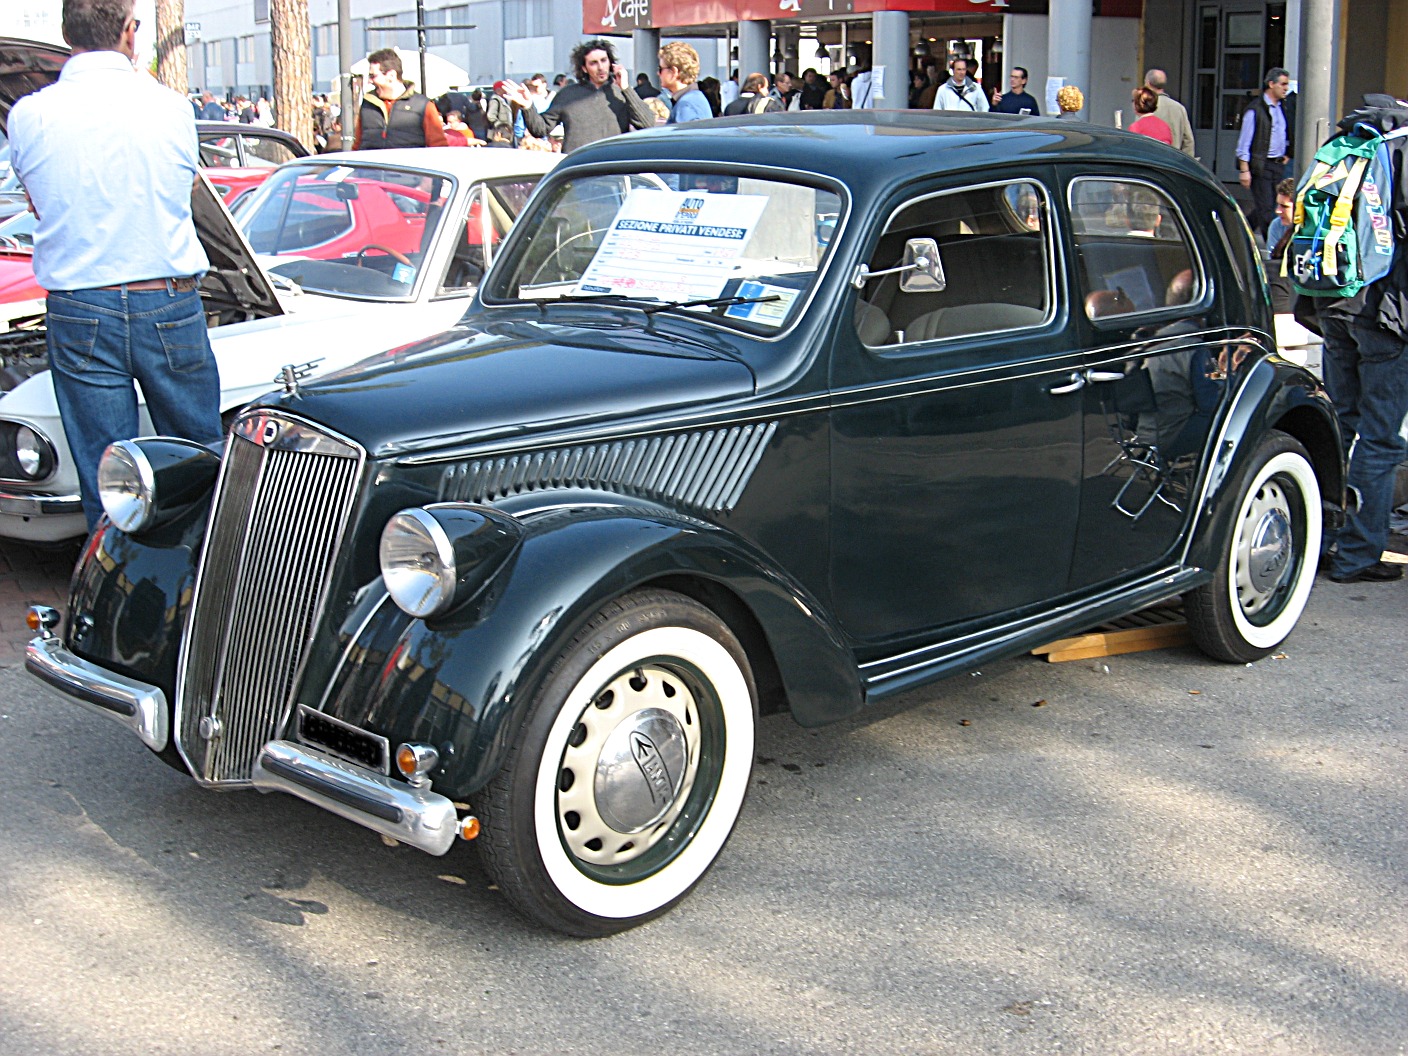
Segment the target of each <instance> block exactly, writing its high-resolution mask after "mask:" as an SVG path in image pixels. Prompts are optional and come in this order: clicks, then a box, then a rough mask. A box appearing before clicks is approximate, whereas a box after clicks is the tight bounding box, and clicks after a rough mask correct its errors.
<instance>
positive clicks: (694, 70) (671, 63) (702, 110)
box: [660, 40, 714, 125]
mask: <svg viewBox="0 0 1408 1056" xmlns="http://www.w3.org/2000/svg"><path fill="white" fill-rule="evenodd" d="M698 79H699V53H698V52H696V51H695V50H694V49H693V48H691V47H690V46H689V45H688V44H685V43H684V42H683V41H678V40H674V41H671V42H670V43H669V44H666V45H665V46H664V47H663V48H661V49H660V87H661V88H663V89H665V91H667V92H669V93H670V120H669V121H667V122H666V124H670V125H682V124H684V123H685V122H686V121H703V120H705V119H706V118H710V117H713V116H714V109H713V107H711V106H710V105H709V100H708V99H707V98H706V97H705V95H704V93H703V92H701V91H700V90H699V87H698V85H696V83H695V82H696V81H698Z"/></svg>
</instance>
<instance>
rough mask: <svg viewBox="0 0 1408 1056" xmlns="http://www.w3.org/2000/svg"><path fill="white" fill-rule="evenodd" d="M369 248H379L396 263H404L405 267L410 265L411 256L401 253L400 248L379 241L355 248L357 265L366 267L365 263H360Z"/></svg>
mask: <svg viewBox="0 0 1408 1056" xmlns="http://www.w3.org/2000/svg"><path fill="white" fill-rule="evenodd" d="M369 249H379V250H381V251H382V252H383V253H385V254H386V255H387V256H388V257H390V258H391V259H392V260H394V261H396V263H398V264H404V265H406V266H407V267H411V266H412V264H411V258H410V257H408V256H406V254H404V253H402V252H401V251H400V250H398V249H392V248H391V247H390V246H383V245H382V244H381V243H380V242H368V243H367V244H366V245H365V246H363V247H362V248H361V249H359V250H357V267H359V268H362V267H366V265H365V264H363V263H362V259H363V258H364V257H365V256H366V255H367V250H369Z"/></svg>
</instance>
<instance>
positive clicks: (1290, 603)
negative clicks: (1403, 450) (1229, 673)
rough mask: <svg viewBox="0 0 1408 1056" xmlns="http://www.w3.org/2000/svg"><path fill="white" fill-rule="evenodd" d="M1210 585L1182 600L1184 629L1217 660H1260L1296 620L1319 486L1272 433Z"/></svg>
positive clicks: (1294, 444)
mask: <svg viewBox="0 0 1408 1056" xmlns="http://www.w3.org/2000/svg"><path fill="white" fill-rule="evenodd" d="M1236 495H1237V500H1236V503H1237V505H1236V509H1235V512H1234V515H1233V518H1232V520H1231V522H1230V524H1229V526H1228V532H1227V538H1226V539H1225V540H1223V543H1222V555H1221V557H1220V558H1219V560H1218V563H1217V568H1216V569H1215V570H1214V573H1213V578H1212V582H1211V583H1208V584H1207V585H1206V586H1202V587H1199V588H1198V589H1196V590H1193V591H1190V592H1189V593H1188V594H1185V595H1184V598H1183V602H1184V611H1185V613H1186V614H1187V617H1188V629H1189V630H1190V631H1191V632H1192V634H1193V641H1194V642H1196V643H1197V645H1198V648H1199V649H1201V650H1203V652H1205V653H1207V654H1208V655H1209V656H1212V657H1215V658H1216V659H1218V660H1227V661H1232V662H1236V663H1248V662H1250V661H1253V660H1260V659H1261V658H1262V657H1263V656H1266V655H1267V654H1268V653H1270V652H1271V651H1272V650H1273V649H1275V648H1276V647H1277V646H1279V645H1280V644H1281V643H1282V642H1283V641H1285V639H1286V636H1287V635H1289V634H1290V633H1291V631H1292V629H1293V628H1294V627H1295V625H1296V621H1297V620H1299V619H1300V614H1301V612H1303V611H1304V609H1305V603H1306V601H1307V600H1308V599H1309V597H1310V588H1311V586H1312V584H1313V583H1314V581H1315V569H1316V566H1317V564H1318V563H1319V558H1320V534H1321V521H1320V485H1319V482H1318V481H1317V480H1316V478H1315V468H1314V467H1313V466H1312V465H1311V464H1310V456H1309V455H1308V454H1307V453H1306V450H1305V448H1304V447H1302V446H1301V445H1300V443H1299V442H1298V441H1297V440H1295V438H1293V437H1291V436H1288V435H1287V434H1286V433H1282V432H1278V431H1272V432H1270V433H1268V434H1267V436H1266V437H1265V438H1264V439H1263V440H1262V441H1261V443H1260V444H1258V445H1257V449H1256V452H1255V453H1254V454H1253V456H1252V458H1251V461H1250V462H1249V463H1248V464H1247V467H1246V469H1245V470H1243V472H1242V474H1241V478H1240V480H1239V482H1238V486H1237V489H1236Z"/></svg>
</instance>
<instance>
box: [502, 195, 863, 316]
mask: <svg viewBox="0 0 1408 1056" xmlns="http://www.w3.org/2000/svg"><path fill="white" fill-rule="evenodd" d="M842 208H843V206H842V202H841V197H840V195H839V194H838V193H837V192H835V191H831V190H827V189H824V188H820V187H816V186H812V185H809V184H804V183H801V182H791V181H784V180H776V179H762V178H754V177H748V176H738V175H733V174H729V173H722V172H665V171H657V172H652V173H630V174H622V173H613V174H609V175H589V176H579V177H576V178H573V179H569V180H566V181H564V182H562V183H559V184H557V186H556V187H555V188H554V190H553V193H552V194H551V195H550V196H549V197H547V198H546V199H544V200H543V201H542V202H541V203H540V204H539V206H538V207H537V208H536V209H534V212H533V216H532V218H531V219H530V220H529V221H527V222H528V223H529V224H530V225H531V227H532V230H533V232H534V234H533V237H532V238H531V239H525V240H522V241H519V242H517V244H516V246H515V247H514V249H513V251H512V252H513V255H512V256H511V257H509V258H506V259H505V260H504V261H503V262H502V266H501V267H500V268H498V269H496V271H495V277H494V279H493V290H492V291H491V293H490V296H489V298H486V299H498V300H527V301H536V302H552V301H560V300H574V301H579V302H580V301H583V300H600V301H603V302H605V303H609V304H627V305H631V306H639V307H641V308H643V309H645V310H647V311H651V312H659V311H680V312H690V313H699V314H707V315H709V316H710V318H711V319H713V320H714V321H715V322H718V323H721V324H724V325H727V326H734V327H737V328H739V329H744V330H752V331H754V332H758V333H772V332H776V331H778V330H781V329H782V328H784V327H786V326H788V325H789V324H790V323H791V322H792V321H793V320H794V319H795V318H796V315H797V313H798V312H799V311H800V310H801V306H802V304H803V303H804V302H805V301H806V299H807V294H808V292H809V291H810V290H811V288H812V286H813V284H814V283H815V281H816V278H817V276H818V275H819V274H820V273H821V270H822V266H823V264H824V262H825V259H826V254H827V251H828V248H829V246H830V244H831V236H832V233H833V231H835V229H836V228H837V227H838V226H839V223H840V220H841V213H842Z"/></svg>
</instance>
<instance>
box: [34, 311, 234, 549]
mask: <svg viewBox="0 0 1408 1056" xmlns="http://www.w3.org/2000/svg"><path fill="white" fill-rule="evenodd" d="M45 326H46V328H47V330H48V347H49V370H50V372H51V375H50V376H51V377H52V378H53V381H54V393H55V395H56V396H57V397H58V404H59V414H60V415H61V416H62V418H63V423H64V435H65V436H66V437H67V438H68V448H69V453H70V455H71V456H72V458H73V462H74V467H75V468H76V469H77V470H78V481H79V487H80V490H81V491H82V494H83V514H84V516H85V517H87V518H88V528H89V530H90V531H91V530H92V528H93V526H94V525H95V524H97V522H98V518H99V516H101V514H102V512H103V507H102V503H101V502H100V501H99V500H98V460H99V459H100V458H101V457H102V455H103V451H104V450H105V449H106V448H107V446H108V444H110V443H112V442H113V441H114V440H128V439H131V438H132V437H134V436H137V435H138V431H139V428H140V427H139V426H138V423H137V393H136V390H135V389H134V388H133V386H132V383H133V381H136V382H137V383H138V384H140V385H141V386H142V393H143V395H145V396H146V400H147V413H148V414H150V415H151V419H152V427H153V428H154V429H155V430H156V432H157V433H158V434H159V435H162V436H179V437H183V438H184V439H187V440H194V441H196V442H197V443H201V444H217V443H219V441H220V375H219V372H218V371H217V370H216V367H215V357H214V355H212V354H211V351H210V338H209V336H208V335H207V334H206V329H205V313H204V311H203V309H202V308H201V300H200V293H199V292H197V291H195V290H191V291H189V292H186V293H178V292H176V291H174V290H171V289H170V288H168V289H165V290H128V289H126V288H122V289H116V290H72V291H69V292H67V293H63V292H55V293H50V294H49V299H48V316H47V318H46V319H45Z"/></svg>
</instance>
